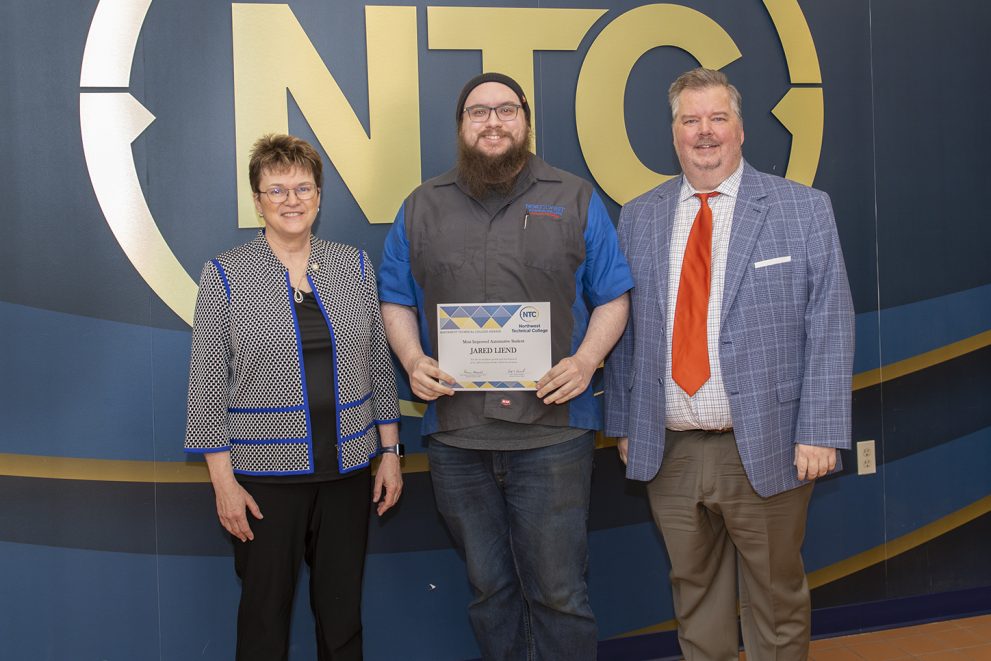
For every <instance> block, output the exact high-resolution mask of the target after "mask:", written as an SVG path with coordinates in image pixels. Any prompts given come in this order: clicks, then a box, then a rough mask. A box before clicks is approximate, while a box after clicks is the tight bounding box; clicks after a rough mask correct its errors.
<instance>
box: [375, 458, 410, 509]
mask: <svg viewBox="0 0 991 661" xmlns="http://www.w3.org/2000/svg"><path fill="white" fill-rule="evenodd" d="M402 492H403V470H402V467H401V466H400V463H399V457H397V456H396V455H394V454H383V455H382V460H381V462H380V463H379V468H378V472H376V473H375V487H374V488H373V490H372V502H373V503H378V507H377V508H376V511H377V512H378V515H379V516H382V515H383V514H385V513H386V512H388V511H389V509H390V508H391V507H392V506H393V505H395V504H396V502H397V501H398V500H399V495H400V494H401V493H402Z"/></svg>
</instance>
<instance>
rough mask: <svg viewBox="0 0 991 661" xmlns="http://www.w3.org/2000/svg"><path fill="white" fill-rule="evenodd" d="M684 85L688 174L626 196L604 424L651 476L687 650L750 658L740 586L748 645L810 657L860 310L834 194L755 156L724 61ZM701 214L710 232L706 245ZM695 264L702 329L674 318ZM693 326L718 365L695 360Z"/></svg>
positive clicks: (691, 656) (631, 463)
mask: <svg viewBox="0 0 991 661" xmlns="http://www.w3.org/2000/svg"><path fill="white" fill-rule="evenodd" d="M669 101H670V103H671V110H672V117H673V125H672V133H673V137H674V145H675V150H676V152H677V154H678V159H679V161H680V163H681V167H682V171H683V175H682V176H679V177H675V178H673V179H671V180H670V181H668V182H666V183H664V184H662V185H660V186H658V187H657V188H654V189H653V190H651V191H648V192H647V193H645V194H644V195H642V196H640V197H638V198H636V199H635V200H633V201H631V202H629V203H628V204H626V205H625V206H624V207H623V212H622V215H621V218H620V224H619V236H620V242H621V245H622V247H623V250H624V252H625V254H626V257H627V260H628V261H629V263H630V268H631V269H632V271H633V276H634V280H635V282H636V287H635V289H634V290H633V294H632V309H631V314H630V321H629V324H628V326H627V329H626V333H625V334H624V336H623V338H622V339H621V340H620V342H619V344H618V345H617V346H616V348H615V349H614V351H613V354H612V356H611V357H610V359H609V360H608V362H607V364H606V395H605V404H606V434H608V435H610V436H616V437H618V438H619V442H618V448H619V453H620V457H621V458H622V459H623V461H624V462H625V463H626V464H627V472H626V474H627V477H628V478H629V479H634V480H641V481H645V482H647V483H648V485H647V492H648V495H649V500H650V505H651V510H652V512H653V516H654V520H655V522H656V523H657V525H658V527H659V528H660V530H661V533H662V535H663V537H664V542H665V546H666V547H667V551H668V555H669V557H670V560H671V586H672V590H673V595H674V602H675V613H676V615H677V618H678V635H679V640H680V643H681V647H682V652H683V654H684V655H685V658H686V659H687V660H688V661H693V660H698V659H706V660H709V659H712V660H717V659H718V660H723V659H736V658H737V653H738V648H739V641H738V638H737V626H736V617H737V599H738V598H739V603H740V618H741V623H742V630H743V639H744V645H745V648H746V651H747V657H748V658H751V659H804V658H806V657H807V655H808V644H809V634H810V624H809V620H810V604H809V589H808V583H807V581H806V579H805V571H804V567H803V565H802V559H801V545H802V540H803V537H804V534H805V518H806V512H807V509H808V502H809V498H810V496H811V492H812V482H813V481H814V480H815V479H816V478H819V477H823V476H825V475H827V474H828V473H829V472H831V471H833V470H835V469H836V467H837V461H838V456H837V455H838V453H837V451H836V448H849V447H850V405H851V394H850V385H851V383H850V382H851V374H852V366H853V349H854V332H853V331H854V313H853V304H852V302H851V297H850V289H849V285H848V283H847V277H846V270H845V267H844V265H843V256H842V253H841V251H840V243H839V238H838V236H837V232H836V226H835V223H834V220H833V213H832V207H831V205H830V202H829V197H828V196H827V195H826V194H825V193H823V192H821V191H817V190H815V189H812V188H808V187H806V186H802V185H799V184H796V183H793V182H791V181H787V180H785V179H781V178H779V177H775V176H771V175H767V174H762V173H760V172H757V171H756V170H754V169H753V168H752V167H750V165H748V164H747V163H746V162H745V161H744V160H743V157H742V145H743V136H744V134H743V120H742V115H741V111H740V104H741V102H740V95H739V92H737V90H736V88H734V87H733V86H732V85H730V83H729V81H728V80H727V78H726V76H725V75H724V74H722V73H720V72H718V71H711V70H707V69H696V70H693V71H689V72H687V73H685V74H683V75H682V76H680V77H679V78H678V79H677V80H676V81H675V82H674V83H673V84H672V85H671V88H670V90H669ZM703 207H705V209H703ZM703 218H705V220H701V221H700V219H703ZM695 227H703V228H706V229H705V230H704V231H705V232H709V231H710V229H711V237H709V239H710V240H711V247H710V246H709V245H707V244H705V243H702V244H698V245H702V246H703V248H702V249H701V250H700V251H696V252H693V249H692V248H691V246H692V245H693V244H694V242H695V241H696V240H697V239H698V237H693V236H691V235H692V234H693V233H697V232H702V231H703V230H698V229H693V228H695ZM702 236H703V238H704V237H705V235H704V234H703V235H702ZM686 249H687V252H686ZM706 253H708V254H709V258H708V259H706V260H704V261H705V263H704V264H701V266H700V264H699V263H697V260H698V259H699V257H698V256H699V255H705V254H706ZM683 265H684V269H683V268H682V266H683ZM700 269H701V270H700ZM692 273H695V274H698V273H702V274H703V275H704V276H705V278H706V280H705V282H706V285H707V287H706V289H707V295H708V300H707V302H706V301H705V299H703V302H702V304H701V310H702V319H701V321H698V325H697V326H696V330H697V331H698V333H697V334H696V335H700V336H701V337H694V336H692V335H691V333H690V332H688V331H686V330H685V329H686V328H687V329H690V328H691V324H688V325H687V326H683V325H682V326H676V320H677V319H678V317H679V315H680V314H683V312H682V304H684V305H685V306H688V305H689V301H688V299H689V295H688V294H686V293H684V292H686V291H689V290H691V289H692V287H693V285H692V284H691V283H690V282H687V280H690V278H691V277H694V276H692ZM679 291H681V292H683V293H681V294H679ZM703 293H706V292H703ZM679 298H684V299H685V300H684V301H681V300H679ZM696 309H698V308H696ZM687 318H688V317H687V316H686V317H682V318H681V319H682V320H684V319H687ZM678 323H679V324H680V323H681V322H680V321H679V322H678ZM676 328H680V329H681V330H677V331H676V330H675V329H676ZM679 333H680V334H681V338H679V337H678V335H679ZM673 336H674V337H673ZM679 341H682V344H678V343H679ZM685 342H687V343H688V344H685ZM692 342H695V344H694V347H695V349H694V351H695V354H694V355H695V356H696V357H698V356H699V355H700V356H701V360H702V362H703V364H702V365H692V366H688V367H690V369H689V368H688V367H686V365H687V362H686V361H687V359H686V358H682V356H689V357H690V356H691V355H692V350H689V351H688V352H687V353H684V352H683V351H684V349H683V347H685V346H688V345H690V344H691V343H692ZM698 342H701V344H698ZM673 345H674V347H675V349H674V350H675V356H676V358H675V360H674V361H672V350H673ZM706 359H707V361H706ZM706 362H707V364H705V363H706ZM673 363H674V364H673ZM679 363H680V364H679ZM684 373H693V374H696V375H698V374H701V376H700V377H699V378H697V379H695V382H694V383H693V382H692V379H687V380H686V379H685V378H684V377H682V376H680V375H682V374H684ZM699 384H701V385H699ZM738 558H739V567H738V566H737V564H738V560H737V559H738ZM738 569H739V574H738Z"/></svg>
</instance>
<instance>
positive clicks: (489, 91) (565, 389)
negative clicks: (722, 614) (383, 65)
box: [379, 73, 633, 660]
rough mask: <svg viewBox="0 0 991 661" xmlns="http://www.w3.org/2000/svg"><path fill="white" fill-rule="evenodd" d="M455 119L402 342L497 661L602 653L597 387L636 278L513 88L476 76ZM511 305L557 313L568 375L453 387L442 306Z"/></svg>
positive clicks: (558, 346)
mask: <svg viewBox="0 0 991 661" xmlns="http://www.w3.org/2000/svg"><path fill="white" fill-rule="evenodd" d="M520 111H522V112H520ZM455 121H456V125H457V128H458V162H457V165H456V167H455V168H453V169H452V170H450V171H449V172H447V173H445V174H442V175H440V176H439V177H435V178H434V179H431V180H429V181H427V182H425V183H424V184H422V185H421V186H420V187H418V188H417V189H416V190H414V191H413V193H412V194H410V196H409V197H408V198H407V199H406V201H405V202H404V204H403V207H402V209H400V210H399V214H398V216H397V217H396V220H395V223H394V224H393V226H392V230H391V231H390V232H389V235H388V238H387V239H386V243H385V250H384V253H383V263H382V267H381V269H380V271H381V274H380V279H379V291H380V297H381V301H382V315H383V319H384V322H385V326H386V333H387V335H388V337H389V343H390V344H391V345H392V349H393V351H395V353H396V355H397V357H398V358H399V360H400V362H401V363H402V365H403V367H404V368H405V370H406V373H407V374H408V376H409V382H410V386H411V388H412V391H413V393H414V394H415V395H416V396H417V397H420V398H421V399H423V400H425V401H427V402H429V405H428V407H427V410H426V412H425V413H424V416H423V422H422V428H421V433H422V434H423V435H424V436H426V437H428V438H427V445H428V453H429V458H430V471H431V478H432V480H433V486H434V493H435V496H436V500H437V507H438V509H439V511H440V513H441V515H442V516H443V517H444V520H445V522H446V524H447V526H448V528H449V529H450V531H451V533H452V535H453V537H454V539H455V541H456V543H457V544H458V545H459V547H460V548H461V549H462V550H463V552H464V555H465V561H466V564H467V570H468V579H469V581H470V583H471V586H472V589H473V591H474V593H475V599H474V600H473V601H472V602H471V604H470V606H469V608H468V612H469V617H470V620H471V623H472V627H473V629H474V631H475V636H476V638H477V640H478V643H479V647H480V649H481V652H482V657H483V658H484V659H553V660H560V659H569V660H580V659H593V658H595V654H596V638H597V636H596V625H595V618H594V616H593V614H592V610H591V608H590V606H589V601H588V589H587V586H586V583H585V572H586V567H587V562H588V529H587V519H588V498H589V483H590V480H591V473H592V454H593V450H594V445H595V441H594V431H595V430H598V429H601V427H602V411H601V408H600V404H599V402H598V401H597V400H596V399H594V398H593V393H592V392H591V391H590V389H589V387H588V386H589V383H590V381H591V379H592V375H593V374H594V372H595V370H596V369H597V368H598V366H599V364H600V363H601V361H602V360H603V358H605V356H606V354H607V353H608V352H609V350H610V349H611V348H612V346H613V344H615V343H616V341H617V339H618V338H619V336H620V335H621V334H622V332H623V329H624V328H625V326H626V320H627V315H628V312H629V295H628V293H627V292H628V290H629V289H630V288H631V287H632V286H633V281H632V278H631V276H630V270H629V267H628V266H627V264H626V260H625V259H624V258H623V255H622V253H621V252H620V250H619V246H618V241H617V238H616V233H615V229H614V227H613V224H612V221H611V219H610V218H609V215H608V213H607V212H606V209H605V206H604V205H603V203H602V200H601V199H600V198H599V196H598V194H597V193H596V192H595V190H594V189H593V187H592V185H591V184H590V183H589V182H587V181H584V180H582V179H580V178H578V177H576V176H574V175H572V174H569V173H567V172H564V171H562V170H558V169H556V168H553V167H551V166H550V165H548V164H547V163H545V162H544V161H543V160H542V159H540V158H538V157H537V156H534V155H533V154H531V153H530V151H529V147H530V105H529V103H528V102H527V99H526V96H525V95H524V93H523V90H522V88H521V87H520V85H519V84H518V83H517V82H516V81H515V80H513V79H512V78H510V77H509V76H505V75H503V74H498V73H486V74H482V75H480V76H476V77H475V78H472V79H471V80H470V81H468V83H467V84H466V85H465V86H464V89H463V90H462V91H461V95H460V97H459V98H458V103H457V106H456V109H455ZM510 302H512V303H520V302H524V303H525V302H549V304H550V317H551V324H550V336H551V342H550V344H551V357H550V363H549V364H550V365H551V366H552V367H551V368H550V370H549V371H547V372H546V373H545V374H543V376H542V377H541V378H540V379H539V381H537V385H536V390H510V391H507V390H487V391H485V392H465V391H460V390H459V391H457V392H455V390H454V389H452V388H451V387H450V385H449V384H454V383H455V381H456V380H455V378H454V377H452V376H451V375H450V374H448V373H446V372H444V371H442V370H441V369H440V367H439V365H438V363H437V355H436V347H437V337H438V335H437V324H438V322H437V306H438V305H443V304H451V303H459V304H464V303H510Z"/></svg>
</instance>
